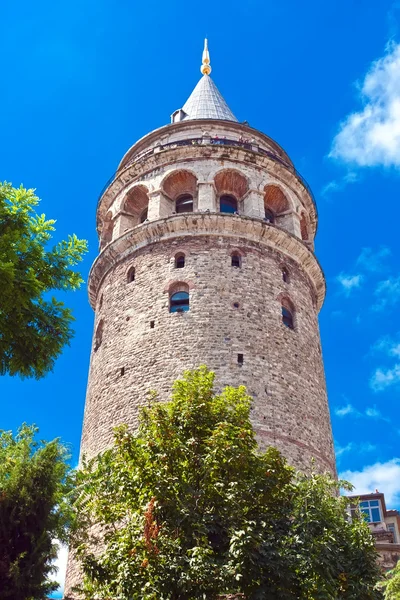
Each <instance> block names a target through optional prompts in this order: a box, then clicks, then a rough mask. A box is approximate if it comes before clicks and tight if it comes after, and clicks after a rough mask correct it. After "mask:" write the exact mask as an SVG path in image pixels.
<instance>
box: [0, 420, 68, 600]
mask: <svg viewBox="0 0 400 600" xmlns="http://www.w3.org/2000/svg"><path fill="white" fill-rule="evenodd" d="M36 433H37V428H36V427H34V426H28V425H23V426H22V427H21V428H20V429H19V431H18V433H17V435H15V436H13V434H12V432H10V431H1V432H0V597H1V600H16V599H18V600H44V599H45V598H47V595H48V594H49V593H51V592H52V591H54V590H56V589H57V587H58V583H57V582H55V581H51V580H50V579H49V576H50V575H51V573H52V572H54V570H55V569H54V566H53V565H52V561H53V560H54V558H56V556H57V544H56V542H55V541H54V539H55V538H58V539H59V540H61V541H66V537H67V533H66V532H67V527H68V523H69V510H68V504H67V503H66V501H65V498H66V495H67V492H68V491H69V490H70V478H69V467H68V464H67V459H68V458H69V454H68V450H67V448H66V447H65V446H64V445H63V444H61V443H60V441H59V440H57V439H56V440H53V441H52V442H48V443H46V442H37V441H35V435H36Z"/></svg>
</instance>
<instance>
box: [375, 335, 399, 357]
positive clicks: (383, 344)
mask: <svg viewBox="0 0 400 600" xmlns="http://www.w3.org/2000/svg"><path fill="white" fill-rule="evenodd" d="M371 350H372V351H373V352H374V351H380V352H384V353H385V354H387V355H388V356H394V357H396V358H397V357H400V342H398V341H395V340H393V339H392V338H391V337H390V335H386V336H384V337H382V338H380V339H379V340H378V341H377V342H376V343H375V344H374V345H373V346H372V348H371Z"/></svg>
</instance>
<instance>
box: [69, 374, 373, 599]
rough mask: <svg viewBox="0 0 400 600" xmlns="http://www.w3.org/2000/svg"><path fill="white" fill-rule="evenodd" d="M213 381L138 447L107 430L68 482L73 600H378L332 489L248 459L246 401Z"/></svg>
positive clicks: (276, 462)
mask: <svg viewBox="0 0 400 600" xmlns="http://www.w3.org/2000/svg"><path fill="white" fill-rule="evenodd" d="M213 382H214V374H213V373H210V372H209V371H207V369H206V368H205V367H201V368H200V369H198V370H195V371H193V372H186V373H185V374H184V378H183V380H178V381H176V382H175V384H174V391H173V396H172V400H171V401H170V402H168V403H158V402H156V401H155V399H154V398H153V401H152V402H150V404H149V407H147V408H145V409H144V410H143V412H142V415H141V422H140V426H139V430H138V432H137V433H136V434H131V433H129V432H128V430H127V429H126V427H120V428H118V429H117V430H116V434H115V445H114V446H113V447H112V448H111V449H109V450H107V451H105V452H104V453H103V454H102V455H100V456H99V457H97V458H96V459H93V460H92V461H90V462H88V463H86V464H85V465H84V468H83V469H82V470H81V471H79V472H78V473H77V488H76V498H75V511H76V523H75V534H74V536H73V540H72V543H73V546H74V547H75V550H76V552H77V555H78V557H79V558H80V561H81V563H82V565H83V570H84V573H85V580H84V585H83V590H84V597H85V598H87V599H91V598H98V597H101V598H109V597H113V598H118V599H119V600H128V599H130V600H139V599H141V600H167V599H168V600H174V599H178V598H179V599H180V600H197V599H203V598H207V599H209V600H212V599H215V598H217V597H219V595H221V594H228V593H240V592H242V593H243V594H244V597H245V598H247V599H249V600H258V599H260V600H261V599H264V598H274V599H275V600H286V599H295V598H296V599H298V598H300V599H315V600H316V599H321V600H322V599H332V600H333V599H335V600H336V599H346V600H355V599H357V600H358V599H359V598H363V599H365V600H368V599H371V600H372V599H375V598H380V597H381V596H380V594H379V592H375V591H374V585H375V583H376V580H377V578H378V576H379V571H378V568H377V566H376V554H375V550H374V544H373V541H372V538H371V535H370V533H369V529H368V526H367V524H366V523H364V521H362V520H356V521H355V522H353V523H352V522H349V520H348V518H347V513H346V503H347V501H346V500H345V499H343V498H339V497H338V496H337V491H338V487H339V484H338V483H337V482H336V481H333V480H332V479H330V478H329V477H326V476H322V475H317V474H313V475H311V476H310V477H305V476H304V475H300V474H296V473H295V471H294V470H293V469H292V468H291V467H289V466H288V465H287V464H286V462H285V459H284V458H283V457H282V456H281V455H280V453H279V452H278V451H277V450H276V449H274V448H268V449H267V450H266V451H265V452H262V453H261V452H259V451H258V449H257V443H256V440H255V435H254V431H253V428H252V425H251V422H250V409H251V398H250V397H249V396H247V394H246V391H245V388H244V387H239V388H237V389H235V388H232V387H227V388H225V390H224V391H223V392H222V393H221V394H220V395H215V394H214V391H213ZM95 531H97V532H101V536H102V537H103V539H104V544H103V545H102V544H101V543H100V544H99V543H98V540H96V538H95V536H94V532H95ZM93 549H94V550H93Z"/></svg>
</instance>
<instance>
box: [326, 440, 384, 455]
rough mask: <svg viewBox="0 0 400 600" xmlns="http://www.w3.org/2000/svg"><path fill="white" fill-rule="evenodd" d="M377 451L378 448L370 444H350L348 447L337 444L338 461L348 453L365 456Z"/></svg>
mask: <svg viewBox="0 0 400 600" xmlns="http://www.w3.org/2000/svg"><path fill="white" fill-rule="evenodd" d="M375 450H376V446H375V445H374V444H370V443H369V442H365V443H362V444H354V443H353V442H349V443H348V444H347V445H346V446H340V444H338V443H337V442H335V454H336V458H337V459H340V458H341V457H342V456H343V454H346V453H347V452H353V453H355V452H356V453H357V454H364V453H365V452H374V451H375Z"/></svg>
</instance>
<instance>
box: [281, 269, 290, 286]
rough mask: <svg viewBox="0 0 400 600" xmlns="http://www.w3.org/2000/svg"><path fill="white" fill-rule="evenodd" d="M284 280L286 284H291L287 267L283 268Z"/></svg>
mask: <svg viewBox="0 0 400 600" xmlns="http://www.w3.org/2000/svg"><path fill="white" fill-rule="evenodd" d="M282 280H283V282H284V283H289V282H290V277H289V271H288V270H287V269H286V267H282Z"/></svg>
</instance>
